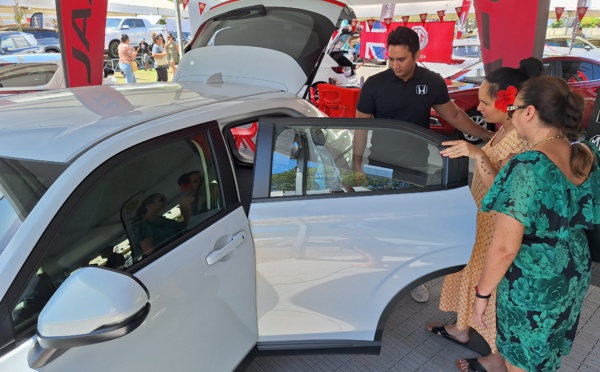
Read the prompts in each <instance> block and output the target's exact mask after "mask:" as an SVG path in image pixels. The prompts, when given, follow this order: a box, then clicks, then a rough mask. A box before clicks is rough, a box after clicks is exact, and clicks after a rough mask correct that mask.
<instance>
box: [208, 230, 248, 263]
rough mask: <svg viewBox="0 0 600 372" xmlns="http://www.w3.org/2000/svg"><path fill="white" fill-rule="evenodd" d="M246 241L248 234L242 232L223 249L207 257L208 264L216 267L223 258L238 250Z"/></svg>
mask: <svg viewBox="0 0 600 372" xmlns="http://www.w3.org/2000/svg"><path fill="white" fill-rule="evenodd" d="M245 240H246V232H245V231H240V232H238V233H237V234H235V235H234V236H232V237H231V241H230V242H229V243H227V244H226V245H225V246H224V247H223V248H220V249H217V250H214V251H212V252H211V253H210V254H209V255H208V256H206V263H207V264H208V265H209V266H210V265H214V264H215V263H217V262H219V261H220V260H221V259H222V258H223V257H225V256H227V255H228V254H229V253H231V252H232V251H233V250H234V249H236V248H237V247H238V246H240V244H242V243H243V242H244V241H245Z"/></svg>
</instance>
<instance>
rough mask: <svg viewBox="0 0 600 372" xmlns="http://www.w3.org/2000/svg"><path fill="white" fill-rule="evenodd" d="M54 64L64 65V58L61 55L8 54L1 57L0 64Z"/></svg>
mask: <svg viewBox="0 0 600 372" xmlns="http://www.w3.org/2000/svg"><path fill="white" fill-rule="evenodd" d="M44 62H53V63H57V64H62V56H61V55H60V54H59V53H25V54H8V55H3V56H0V63H44Z"/></svg>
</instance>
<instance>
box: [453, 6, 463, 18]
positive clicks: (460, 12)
mask: <svg viewBox="0 0 600 372" xmlns="http://www.w3.org/2000/svg"><path fill="white" fill-rule="evenodd" d="M454 10H456V15H457V16H458V18H460V16H461V15H462V6H457V7H456V8H454Z"/></svg>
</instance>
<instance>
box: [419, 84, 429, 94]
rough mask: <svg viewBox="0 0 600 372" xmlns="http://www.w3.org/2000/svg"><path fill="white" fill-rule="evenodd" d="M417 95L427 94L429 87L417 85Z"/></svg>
mask: <svg viewBox="0 0 600 372" xmlns="http://www.w3.org/2000/svg"><path fill="white" fill-rule="evenodd" d="M417 94H421V95H423V94H427V85H417Z"/></svg>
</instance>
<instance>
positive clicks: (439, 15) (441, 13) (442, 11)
mask: <svg viewBox="0 0 600 372" xmlns="http://www.w3.org/2000/svg"><path fill="white" fill-rule="evenodd" d="M437 14H438V17H440V21H442V22H444V16H445V15H446V11H445V10H438V11H437Z"/></svg>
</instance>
